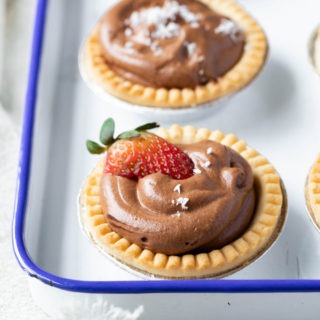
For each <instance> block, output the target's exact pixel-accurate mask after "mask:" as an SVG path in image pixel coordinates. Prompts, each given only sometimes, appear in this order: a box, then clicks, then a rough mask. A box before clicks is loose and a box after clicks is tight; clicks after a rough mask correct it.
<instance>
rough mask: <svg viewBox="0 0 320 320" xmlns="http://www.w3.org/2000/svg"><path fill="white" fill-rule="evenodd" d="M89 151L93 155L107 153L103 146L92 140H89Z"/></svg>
mask: <svg viewBox="0 0 320 320" xmlns="http://www.w3.org/2000/svg"><path fill="white" fill-rule="evenodd" d="M87 149H88V151H89V152H90V153H92V154H101V153H103V152H105V151H106V149H105V148H104V147H103V146H100V145H99V144H98V143H96V142H94V141H91V140H87Z"/></svg>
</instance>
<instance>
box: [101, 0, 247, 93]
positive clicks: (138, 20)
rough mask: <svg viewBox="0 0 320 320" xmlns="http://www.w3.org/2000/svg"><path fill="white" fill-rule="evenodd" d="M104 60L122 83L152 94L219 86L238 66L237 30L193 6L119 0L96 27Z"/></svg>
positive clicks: (240, 44)
mask: <svg viewBox="0 0 320 320" xmlns="http://www.w3.org/2000/svg"><path fill="white" fill-rule="evenodd" d="M100 42H101V45H102V49H103V56H104V59H105V61H106V62H107V63H108V65H109V66H110V68H111V69H112V70H114V71H115V72H116V74H118V75H119V76H121V77H122V78H124V79H127V80H130V81H132V82H134V83H138V84H141V85H144V86H147V87H148V86H149V87H154V88H169V89H170V88H179V89H181V88H195V87H196V86H198V85H204V84H206V83H208V82H209V81H211V80H213V81H217V80H218V79H219V77H221V76H223V75H224V74H225V73H226V72H228V71H229V70H230V69H232V67H233V66H234V65H235V64H236V63H237V62H238V61H239V60H240V58H241V56H242V54H243V50H244V45H245V36H244V33H243V32H242V31H241V29H240V28H239V26H238V25H237V24H236V23H235V22H233V21H232V20H230V19H228V18H227V17H224V16H221V15H219V14H218V13H216V12H214V11H213V10H212V9H210V8H209V7H207V6H206V5H205V4H203V3H201V2H199V1H194V0H179V1H173V0H153V1H149V0H135V1H131V0H122V1H120V2H119V3H118V4H117V5H115V6H114V7H113V8H111V10H109V11H108V12H107V14H106V15H105V17H104V18H103V19H102V21H101V25H100Z"/></svg>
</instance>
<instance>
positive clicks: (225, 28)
mask: <svg viewBox="0 0 320 320" xmlns="http://www.w3.org/2000/svg"><path fill="white" fill-rule="evenodd" d="M214 31H215V33H222V34H226V35H230V37H231V39H232V40H233V41H237V40H238V39H239V36H238V32H239V31H240V29H239V27H238V26H237V25H236V24H235V23H234V22H233V21H231V20H228V19H222V20H221V22H220V24H219V25H218V26H217V27H216V28H215V29H214Z"/></svg>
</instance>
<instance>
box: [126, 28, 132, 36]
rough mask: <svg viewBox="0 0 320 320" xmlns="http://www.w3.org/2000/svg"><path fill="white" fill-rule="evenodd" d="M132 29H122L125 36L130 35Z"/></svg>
mask: <svg viewBox="0 0 320 320" xmlns="http://www.w3.org/2000/svg"><path fill="white" fill-rule="evenodd" d="M132 33H133V32H132V30H131V29H130V28H126V29H125V30H124V34H125V36H126V37H130V36H132Z"/></svg>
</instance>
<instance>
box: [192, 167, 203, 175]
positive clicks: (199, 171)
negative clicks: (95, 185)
mask: <svg viewBox="0 0 320 320" xmlns="http://www.w3.org/2000/svg"><path fill="white" fill-rule="evenodd" d="M193 173H194V174H200V173H201V170H200V169H198V168H194V169H193Z"/></svg>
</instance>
